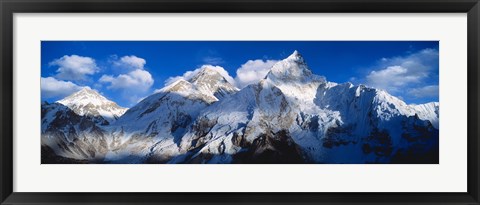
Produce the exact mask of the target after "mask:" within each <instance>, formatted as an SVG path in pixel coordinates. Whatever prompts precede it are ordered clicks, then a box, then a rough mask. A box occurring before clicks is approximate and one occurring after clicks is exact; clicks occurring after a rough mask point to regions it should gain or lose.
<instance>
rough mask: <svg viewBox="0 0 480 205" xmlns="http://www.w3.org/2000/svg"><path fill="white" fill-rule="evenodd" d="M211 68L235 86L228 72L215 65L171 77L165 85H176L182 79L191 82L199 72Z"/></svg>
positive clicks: (204, 66)
mask: <svg viewBox="0 0 480 205" xmlns="http://www.w3.org/2000/svg"><path fill="white" fill-rule="evenodd" d="M206 68H210V69H212V70H215V71H217V72H218V73H219V74H220V75H222V76H223V77H224V78H225V80H227V81H228V82H229V83H231V84H232V85H235V80H234V79H233V78H232V76H230V75H229V74H228V72H227V71H226V70H225V69H224V68H223V67H221V66H213V65H202V66H201V67H200V68H197V69H195V70H193V71H187V72H185V73H184V74H183V75H182V76H176V77H170V78H168V79H167V80H166V81H165V85H169V84H171V83H174V82H176V81H178V80H180V79H183V80H186V81H188V80H190V79H192V78H193V77H194V76H195V75H196V74H197V73H198V72H200V71H202V70H203V69H206Z"/></svg>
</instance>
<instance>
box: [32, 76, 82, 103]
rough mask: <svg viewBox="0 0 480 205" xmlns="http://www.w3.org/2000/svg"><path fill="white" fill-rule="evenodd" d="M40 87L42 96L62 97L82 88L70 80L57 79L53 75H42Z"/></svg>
mask: <svg viewBox="0 0 480 205" xmlns="http://www.w3.org/2000/svg"><path fill="white" fill-rule="evenodd" d="M40 87H41V93H42V97H43V98H64V97H66V96H69V95H71V94H72V93H74V92H77V91H79V90H81V89H82V88H83V87H82V86H78V85H76V84H75V83H72V82H70V81H62V80H57V79H55V78H54V77H47V78H43V77H42V78H41V79H40Z"/></svg>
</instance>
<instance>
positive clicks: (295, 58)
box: [265, 50, 320, 84]
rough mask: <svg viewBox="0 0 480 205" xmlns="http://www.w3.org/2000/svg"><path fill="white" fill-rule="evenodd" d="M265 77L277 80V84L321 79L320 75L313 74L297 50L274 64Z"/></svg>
mask: <svg viewBox="0 0 480 205" xmlns="http://www.w3.org/2000/svg"><path fill="white" fill-rule="evenodd" d="M265 78H266V79H270V80H272V81H273V82H276V83H275V84H283V83H299V82H301V83H308V82H310V81H312V80H314V81H316V80H319V78H320V77H319V76H315V75H313V74H312V71H311V70H310V69H309V68H308V66H307V63H306V62H305V60H304V59H303V57H302V55H301V54H300V53H299V52H298V51H296V50H295V51H294V52H293V53H292V54H291V55H290V56H288V57H287V58H285V59H283V60H281V61H279V62H277V63H276V64H275V65H273V67H272V68H271V69H270V71H269V72H268V74H267V76H266V77H265Z"/></svg>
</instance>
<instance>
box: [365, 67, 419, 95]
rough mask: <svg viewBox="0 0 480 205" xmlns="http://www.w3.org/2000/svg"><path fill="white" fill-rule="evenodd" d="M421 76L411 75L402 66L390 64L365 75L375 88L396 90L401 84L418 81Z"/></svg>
mask: <svg viewBox="0 0 480 205" xmlns="http://www.w3.org/2000/svg"><path fill="white" fill-rule="evenodd" d="M422 78H423V75H412V74H411V73H409V72H408V69H407V68H404V67H402V66H390V67H387V68H385V69H383V70H380V71H372V72H371V73H370V74H369V75H368V76H367V82H368V84H370V85H372V86H373V87H375V88H381V89H385V90H388V91H398V89H401V88H402V86H405V85H407V84H410V83H418V82H419V81H420V80H421V79H422Z"/></svg>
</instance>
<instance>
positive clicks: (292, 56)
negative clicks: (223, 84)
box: [286, 50, 305, 63]
mask: <svg viewBox="0 0 480 205" xmlns="http://www.w3.org/2000/svg"><path fill="white" fill-rule="evenodd" d="M286 59H287V60H291V61H297V62H301V63H305V60H304V59H303V57H302V55H301V54H300V53H299V52H298V51H297V50H295V51H293V53H292V54H290V56H288V57H287V58H286Z"/></svg>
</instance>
